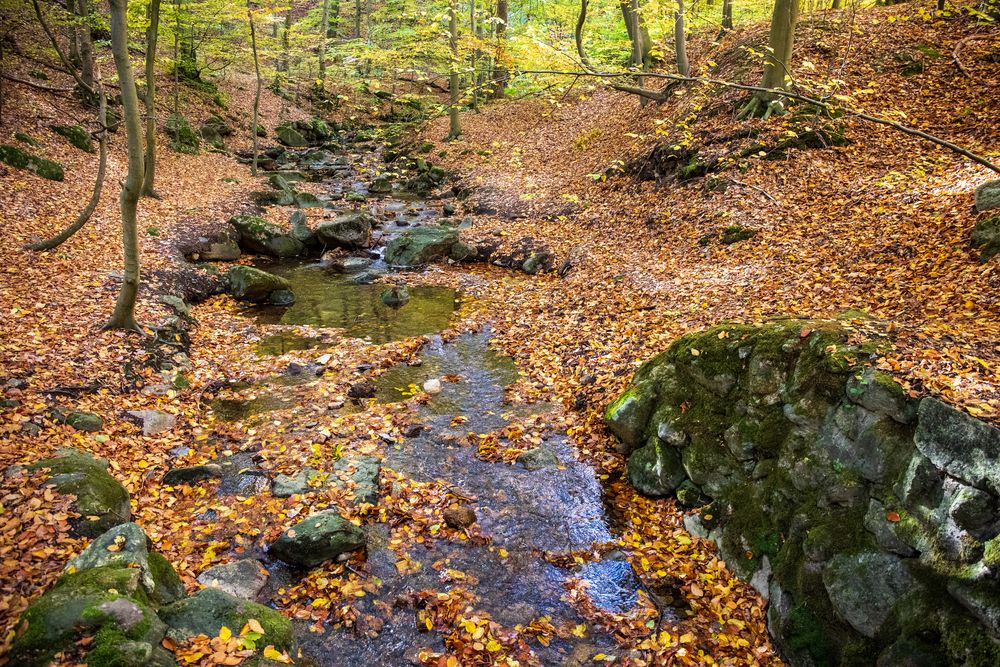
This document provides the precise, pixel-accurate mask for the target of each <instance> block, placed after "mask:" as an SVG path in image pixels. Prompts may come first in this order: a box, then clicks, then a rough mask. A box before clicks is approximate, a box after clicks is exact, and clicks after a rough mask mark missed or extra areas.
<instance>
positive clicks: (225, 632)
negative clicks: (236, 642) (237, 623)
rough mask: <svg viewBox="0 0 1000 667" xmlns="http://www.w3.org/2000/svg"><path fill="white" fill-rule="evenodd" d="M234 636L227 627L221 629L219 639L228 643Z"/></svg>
mask: <svg viewBox="0 0 1000 667" xmlns="http://www.w3.org/2000/svg"><path fill="white" fill-rule="evenodd" d="M232 636H233V631H232V630H230V629H229V628H228V627H226V626H225V625H223V626H222V627H221V628H219V639H221V640H222V641H224V642H228V641H229V640H230V639H231V638H232Z"/></svg>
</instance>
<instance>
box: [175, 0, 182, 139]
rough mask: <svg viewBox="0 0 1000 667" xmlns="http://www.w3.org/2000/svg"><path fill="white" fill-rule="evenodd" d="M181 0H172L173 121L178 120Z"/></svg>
mask: <svg viewBox="0 0 1000 667" xmlns="http://www.w3.org/2000/svg"><path fill="white" fill-rule="evenodd" d="M180 57H181V0H174V122H177V121H179V120H180V118H179V116H180V96H181V67H180V65H181V61H180Z"/></svg>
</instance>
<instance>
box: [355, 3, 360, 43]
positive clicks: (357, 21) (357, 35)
mask: <svg viewBox="0 0 1000 667" xmlns="http://www.w3.org/2000/svg"><path fill="white" fill-rule="evenodd" d="M354 39H361V0H354Z"/></svg>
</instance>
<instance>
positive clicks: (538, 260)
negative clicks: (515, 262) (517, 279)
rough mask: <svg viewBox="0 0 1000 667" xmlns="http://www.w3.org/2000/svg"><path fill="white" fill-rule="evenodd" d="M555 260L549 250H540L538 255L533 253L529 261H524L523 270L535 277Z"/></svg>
mask: <svg viewBox="0 0 1000 667" xmlns="http://www.w3.org/2000/svg"><path fill="white" fill-rule="evenodd" d="M554 258H555V255H553V254H552V253H551V252H550V251H548V250H540V251H538V252H536V253H532V254H531V256H530V257H528V259H526V260H524V263H522V264H521V270H522V271H524V272H525V273H527V274H529V275H535V274H536V273H538V272H539V271H542V270H544V269H546V268H548V267H549V266H551V264H552V260H553V259H554Z"/></svg>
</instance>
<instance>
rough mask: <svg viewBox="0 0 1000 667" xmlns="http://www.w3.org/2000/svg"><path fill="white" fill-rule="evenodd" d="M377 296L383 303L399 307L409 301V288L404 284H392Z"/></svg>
mask: <svg viewBox="0 0 1000 667" xmlns="http://www.w3.org/2000/svg"><path fill="white" fill-rule="evenodd" d="M379 298H380V300H381V301H382V303H384V304H385V305H387V306H391V307H393V308H399V307H401V306H405V305H406V304H407V302H409V300H410V290H409V288H408V287H407V286H406V285H393V286H392V287H387V288H385V289H384V290H383V291H382V295H381V296H380V297H379Z"/></svg>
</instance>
